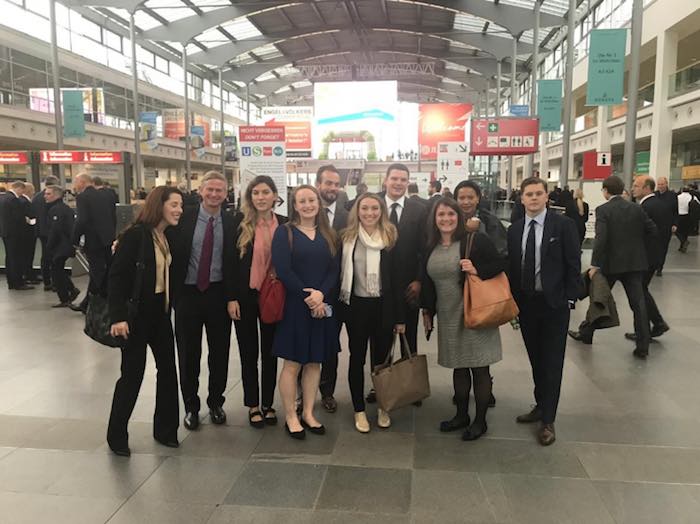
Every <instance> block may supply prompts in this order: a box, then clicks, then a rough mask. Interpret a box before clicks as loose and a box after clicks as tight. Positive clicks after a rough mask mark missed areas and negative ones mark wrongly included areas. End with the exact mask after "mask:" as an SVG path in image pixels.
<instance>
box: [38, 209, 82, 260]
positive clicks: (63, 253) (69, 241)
mask: <svg viewBox="0 0 700 524" xmlns="http://www.w3.org/2000/svg"><path fill="white" fill-rule="evenodd" d="M74 222H75V215H74V214H73V210H72V209H71V208H70V207H68V206H67V205H66V203H65V202H63V200H56V201H55V202H53V203H52V204H51V205H50V206H49V208H48V223H49V229H48V232H47V237H48V240H47V242H46V250H47V251H48V252H49V254H50V257H51V260H55V259H57V258H61V257H66V258H70V257H72V256H73V255H75V249H74V248H73V227H74ZM34 242H36V240H34Z"/></svg>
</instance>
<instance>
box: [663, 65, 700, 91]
mask: <svg viewBox="0 0 700 524" xmlns="http://www.w3.org/2000/svg"><path fill="white" fill-rule="evenodd" d="M670 82H671V85H670V89H669V92H668V97H669V98H674V97H676V96H680V95H683V94H685V93H690V92H691V91H695V90H696V89H700V62H695V63H694V64H692V65H690V66H688V67H686V68H685V69H681V70H680V71H677V72H676V73H673V74H672V75H671V76H670Z"/></svg>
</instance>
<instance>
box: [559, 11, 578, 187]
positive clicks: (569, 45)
mask: <svg viewBox="0 0 700 524" xmlns="http://www.w3.org/2000/svg"><path fill="white" fill-rule="evenodd" d="M575 18H576V0H569V12H568V13H567V15H566V20H567V22H568V30H567V33H566V68H565V71H564V136H563V137H562V142H561V144H562V147H561V169H560V170H559V187H560V188H562V189H564V186H566V185H568V183H569V169H570V166H569V154H570V151H571V120H572V118H571V116H572V109H573V105H574V101H573V96H572V95H573V86H574V46H573V41H574V29H575V27H574V24H575V22H576V20H575Z"/></svg>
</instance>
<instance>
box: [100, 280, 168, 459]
mask: <svg viewBox="0 0 700 524" xmlns="http://www.w3.org/2000/svg"><path fill="white" fill-rule="evenodd" d="M155 298H156V299H155V300H154V301H153V303H152V304H151V305H150V307H148V308H147V309H146V310H145V311H139V314H138V317H137V320H136V322H135V323H134V325H133V326H132V327H131V334H130V335H129V339H128V342H127V344H126V346H125V347H124V348H123V349H122V350H121V352H122V363H121V376H120V377H119V380H117V384H116V386H115V387H114V398H113V399H112V412H111V413H110V415H109V426H108V428H107V441H108V442H109V443H110V444H111V445H112V446H113V447H125V446H127V445H128V441H129V432H128V424H129V418H131V413H132V412H133V411H134V406H135V405H136V399H137V398H138V395H139V390H140V389H141V383H142V382H143V374H144V370H145V369H146V345H149V346H151V351H152V352H153V358H154V359H155V361H156V369H157V373H156V408H155V413H154V415H153V436H154V437H155V438H157V439H160V440H169V441H170V440H177V428H178V424H179V407H178V392H177V370H176V366H175V344H174V341H173V329H172V325H171V324H170V315H169V314H168V313H166V312H165V294H163V293H161V294H159V295H156V297H155Z"/></svg>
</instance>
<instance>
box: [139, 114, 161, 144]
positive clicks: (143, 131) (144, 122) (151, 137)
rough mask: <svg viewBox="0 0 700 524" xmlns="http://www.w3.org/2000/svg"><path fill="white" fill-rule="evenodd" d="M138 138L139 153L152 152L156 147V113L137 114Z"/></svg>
mask: <svg viewBox="0 0 700 524" xmlns="http://www.w3.org/2000/svg"><path fill="white" fill-rule="evenodd" d="M139 122H140V126H141V127H140V128H139V136H140V138H141V151H145V152H147V151H153V150H154V149H155V148H156V147H158V141H157V140H156V137H157V136H158V130H157V129H158V111H143V112H142V113H141V114H139Z"/></svg>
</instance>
